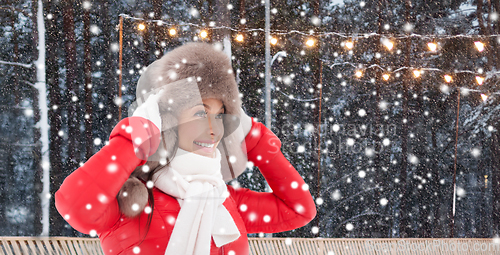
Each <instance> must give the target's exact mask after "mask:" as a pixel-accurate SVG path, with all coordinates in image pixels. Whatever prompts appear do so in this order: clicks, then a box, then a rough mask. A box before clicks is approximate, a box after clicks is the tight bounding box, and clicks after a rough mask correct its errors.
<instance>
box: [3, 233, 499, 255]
mask: <svg viewBox="0 0 500 255" xmlns="http://www.w3.org/2000/svg"><path fill="white" fill-rule="evenodd" d="M0 240H1V241H0V255H4V254H5V255H18V254H22V255H30V254H36V255H38V254H40V255H42V254H47V255H53V254H57V255H66V254H68V255H79V254H89V255H101V254H104V253H103V252H102V249H101V246H100V242H99V239H97V238H75V237H0ZM249 245H250V254H252V255H289V254H290V255H291V254H293V255H296V254H297V255H313V254H314V255H316V254H318V255H340V254H342V255H344V254H345V255H350V254H362V255H365V254H366V255H379V254H380V255H410V254H411V255H413V254H415V255H454V254H465V255H468V254H470V255H479V254H481V255H483V254H500V243H499V240H497V239H491V238H404V239H403V238H249Z"/></svg>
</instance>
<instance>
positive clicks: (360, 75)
mask: <svg viewBox="0 0 500 255" xmlns="http://www.w3.org/2000/svg"><path fill="white" fill-rule="evenodd" d="M354 75H355V76H356V77H358V78H361V77H363V72H362V71H361V70H358V71H356V73H354Z"/></svg>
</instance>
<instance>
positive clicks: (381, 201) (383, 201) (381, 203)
mask: <svg viewBox="0 0 500 255" xmlns="http://www.w3.org/2000/svg"><path fill="white" fill-rule="evenodd" d="M388 202H389V200H387V198H382V199H380V205H382V206H386V205H387V203H388Z"/></svg>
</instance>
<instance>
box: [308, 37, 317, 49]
mask: <svg viewBox="0 0 500 255" xmlns="http://www.w3.org/2000/svg"><path fill="white" fill-rule="evenodd" d="M314 44H315V41H314V39H313V38H309V39H307V41H306V45H307V46H309V47H312V46H314Z"/></svg>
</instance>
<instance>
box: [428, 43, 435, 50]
mask: <svg viewBox="0 0 500 255" xmlns="http://www.w3.org/2000/svg"><path fill="white" fill-rule="evenodd" d="M427 47H429V50H430V51H436V50H437V44H436V43H433V42H430V43H428V44H427Z"/></svg>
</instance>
